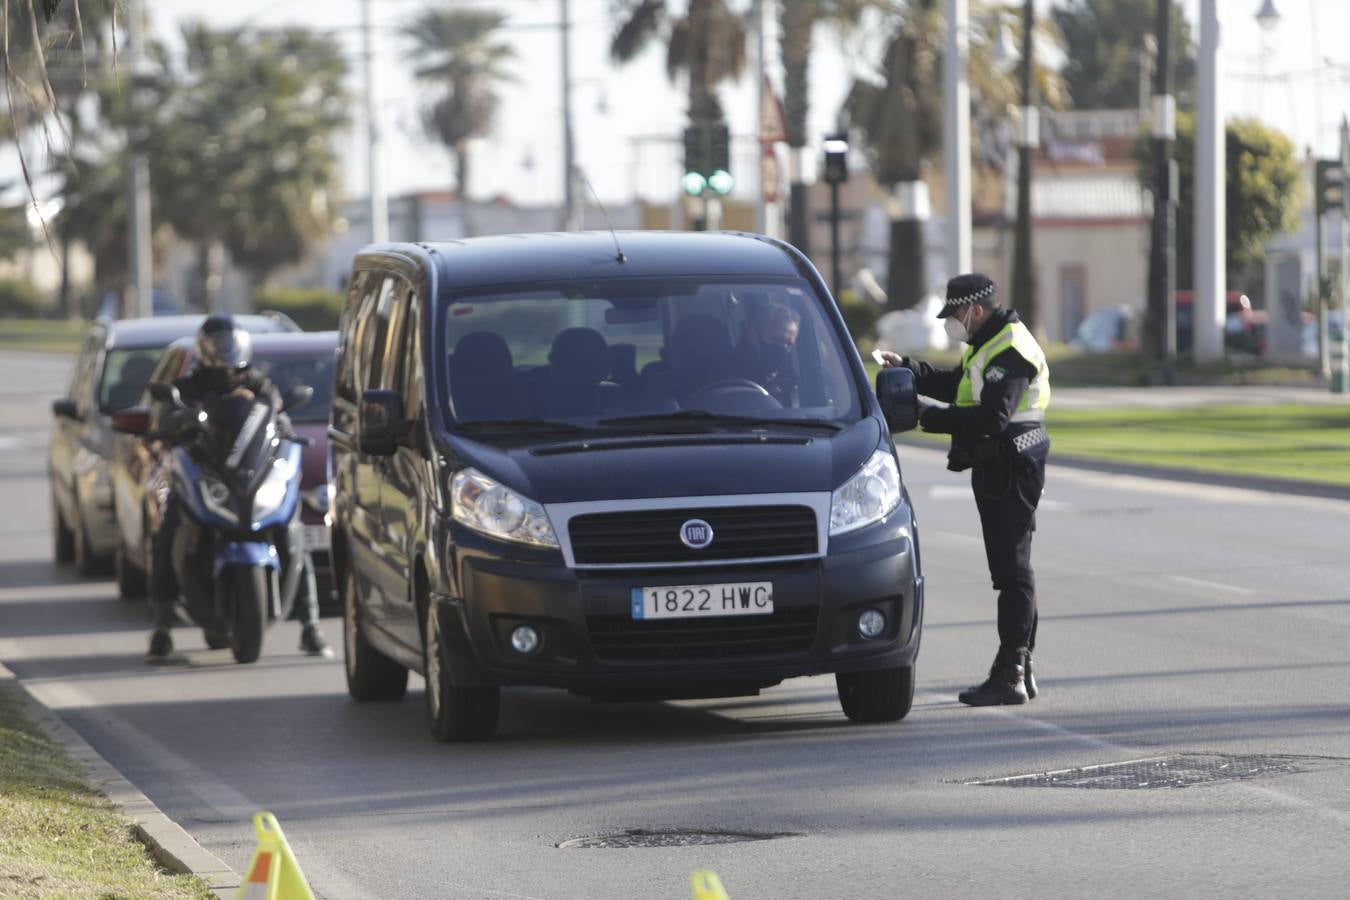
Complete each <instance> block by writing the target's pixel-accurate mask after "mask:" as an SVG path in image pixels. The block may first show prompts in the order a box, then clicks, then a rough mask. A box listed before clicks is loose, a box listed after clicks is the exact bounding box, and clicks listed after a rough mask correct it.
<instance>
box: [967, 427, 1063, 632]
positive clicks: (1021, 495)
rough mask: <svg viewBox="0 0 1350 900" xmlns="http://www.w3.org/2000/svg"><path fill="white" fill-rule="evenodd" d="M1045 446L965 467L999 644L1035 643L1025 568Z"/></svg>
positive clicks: (1032, 578)
mask: <svg viewBox="0 0 1350 900" xmlns="http://www.w3.org/2000/svg"><path fill="white" fill-rule="evenodd" d="M1046 450H1048V447H1037V448H1034V449H1033V450H1032V452H1031V453H1030V454H1015V453H1013V452H1012V451H1011V450H1009V452H1008V453H1007V454H1006V455H1004V456H1003V457H1002V458H1001V459H999V460H998V461H996V462H991V463H980V464H976V466H975V467H974V468H973V469H972V470H971V476H970V482H971V488H972V489H973V490H974V492H975V505H976V506H977V507H978V508H979V510H980V528H981V530H982V531H983V532H984V553H985V557H986V558H987V559H988V561H989V576H990V578H992V579H993V582H994V590H996V591H998V639H999V649H1000V650H1004V651H1013V650H1028V651H1030V650H1034V649H1035V648H1036V625H1037V613H1036V575H1035V573H1034V572H1033V571H1032V569H1031V535H1032V533H1033V532H1034V531H1035V530H1036V506H1037V504H1039V503H1040V501H1041V490H1042V489H1043V488H1044V487H1045V458H1046Z"/></svg>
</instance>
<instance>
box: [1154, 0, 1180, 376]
mask: <svg viewBox="0 0 1350 900" xmlns="http://www.w3.org/2000/svg"><path fill="white" fill-rule="evenodd" d="M1154 31H1155V40H1156V47H1157V57H1156V61H1155V65H1154V69H1153V120H1152V127H1151V130H1152V133H1153V227H1152V231H1151V240H1150V244H1149V254H1148V321H1149V344H1150V345H1151V346H1150V349H1151V350H1152V351H1154V352H1157V353H1158V354H1159V355H1160V356H1162V358H1163V364H1164V372H1165V377H1166V380H1167V383H1168V384H1173V383H1175V381H1176V357H1177V329H1176V291H1175V285H1176V273H1175V269H1176V205H1175V203H1176V194H1177V191H1176V187H1177V185H1176V184H1175V183H1174V181H1175V176H1174V175H1173V173H1174V172H1175V163H1174V162H1173V160H1172V141H1173V139H1174V138H1175V137H1176V100H1175V98H1173V96H1172V55H1171V46H1172V45H1171V35H1172V0H1158V2H1157V7H1156V11H1155V18H1154Z"/></svg>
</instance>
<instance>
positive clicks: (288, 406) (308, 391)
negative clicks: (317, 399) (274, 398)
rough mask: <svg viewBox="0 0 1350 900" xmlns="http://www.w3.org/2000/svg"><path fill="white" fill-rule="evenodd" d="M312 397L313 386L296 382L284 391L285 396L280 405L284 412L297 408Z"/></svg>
mask: <svg viewBox="0 0 1350 900" xmlns="http://www.w3.org/2000/svg"><path fill="white" fill-rule="evenodd" d="M313 399H314V388H312V387H310V386H309V385H307V384H297V385H296V386H295V387H293V388H291V389H290V390H289V391H287V392H286V397H285V399H284V400H283V401H282V404H281V406H282V409H284V410H285V411H286V412H290V411H291V410H293V409H299V408H300V407H302V406H304V405H305V404H306V403H308V402H309V401H310V400H313Z"/></svg>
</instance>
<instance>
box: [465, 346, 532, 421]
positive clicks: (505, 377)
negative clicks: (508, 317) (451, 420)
mask: <svg viewBox="0 0 1350 900" xmlns="http://www.w3.org/2000/svg"><path fill="white" fill-rule="evenodd" d="M450 398H451V400H452V401H453V403H454V406H455V419H456V421H459V422H476V421H481V420H484V419H487V420H492V419H512V418H516V417H517V416H519V415H520V414H521V410H520V405H521V404H520V397H519V392H518V391H517V390H516V386H515V365H514V363H513V361H512V359H511V348H510V347H508V346H507V344H506V340H505V339H504V338H503V337H502V336H501V335H499V334H497V333H495V332H491V331H473V332H470V333H469V334H466V335H464V336H463V337H461V338H460V339H459V341H458V342H457V343H456V344H455V352H454V353H453V354H451V356H450Z"/></svg>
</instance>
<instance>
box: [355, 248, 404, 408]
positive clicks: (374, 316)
mask: <svg viewBox="0 0 1350 900" xmlns="http://www.w3.org/2000/svg"><path fill="white" fill-rule="evenodd" d="M376 277H379V278H380V280H379V282H378V284H372V285H371V290H370V292H369V293H368V294H367V295H366V302H363V303H362V304H361V314H360V321H359V322H358V323H357V329H358V336H357V347H358V348H359V351H360V352H359V354H358V355H359V357H360V362H359V363H358V366H359V368H358V369H357V373H356V377H357V386H358V388H359V389H360V390H362V391H364V390H368V389H370V388H376V387H380V385H381V384H382V383H383V382H382V380H381V378H382V374H381V373H382V372H383V370H384V365H385V359H384V353H385V350H386V346H385V343H386V341H387V340H388V332H389V313H390V310H391V309H392V307H393V302H394V293H395V292H396V291H397V290H398V286H399V279H398V278H397V277H396V276H394V275H384V276H382V277H381V276H376Z"/></svg>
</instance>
